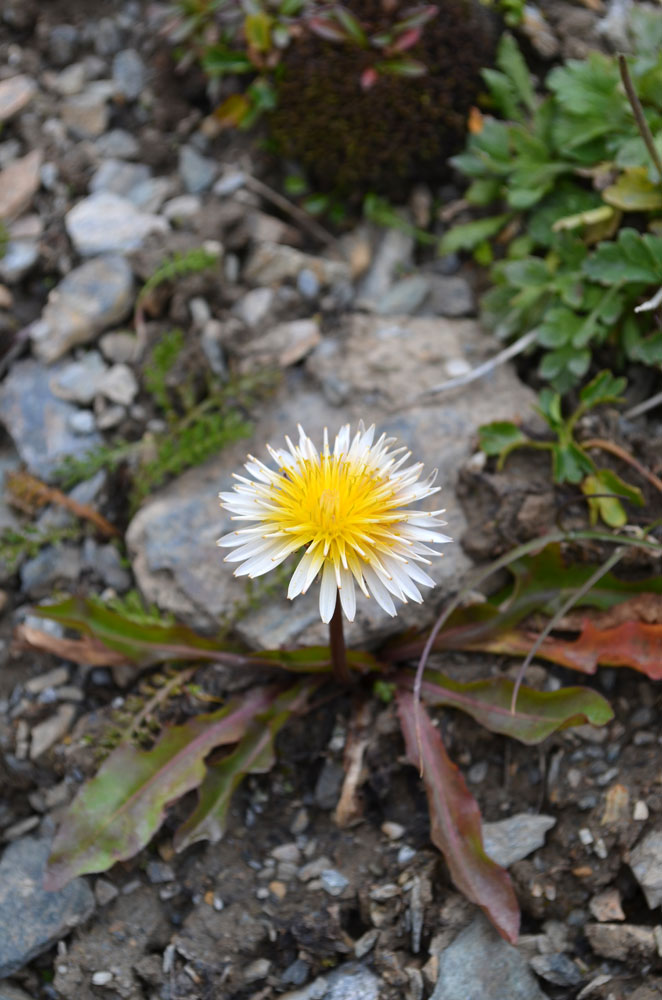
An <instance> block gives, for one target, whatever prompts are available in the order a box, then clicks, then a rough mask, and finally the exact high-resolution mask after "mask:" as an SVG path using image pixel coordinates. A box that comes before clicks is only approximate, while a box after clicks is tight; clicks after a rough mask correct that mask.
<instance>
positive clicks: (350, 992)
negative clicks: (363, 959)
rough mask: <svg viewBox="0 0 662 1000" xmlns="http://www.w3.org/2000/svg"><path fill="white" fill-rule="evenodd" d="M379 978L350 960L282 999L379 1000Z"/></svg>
mask: <svg viewBox="0 0 662 1000" xmlns="http://www.w3.org/2000/svg"><path fill="white" fill-rule="evenodd" d="M379 987H380V984H379V979H378V978H377V976H375V974H374V973H373V972H371V971H370V970H369V969H367V968H366V967H365V966H364V965H360V964H358V963H357V962H348V963H347V964H345V965H341V966H340V967H339V968H337V969H334V971H333V972H331V973H330V974H329V975H328V976H318V978H317V979H315V980H314V982H312V983H310V984H309V985H308V986H304V988H303V989H301V990H294V991H291V992H289V993H284V994H283V996H282V1000H379V994H380V989H379Z"/></svg>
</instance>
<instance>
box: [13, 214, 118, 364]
mask: <svg viewBox="0 0 662 1000" xmlns="http://www.w3.org/2000/svg"><path fill="white" fill-rule="evenodd" d="M99 197H104V196H99ZM132 305H133V276H132V273H131V268H130V267H129V265H128V263H127V262H126V260H125V259H124V258H123V257H120V256H118V255H116V254H106V255H104V256H102V257H97V258H95V260H91V261H88V262H87V263H86V264H82V265H81V266H80V267H77V268H75V269H74V270H73V271H71V272H70V273H69V274H68V275H67V276H66V278H63V280H62V281H61V282H60V284H59V285H57V286H56V288H54V289H53V291H52V292H51V293H50V295H49V297H48V302H47V304H46V307H45V309H44V311H43V313H42V316H41V320H40V321H39V322H38V323H37V324H34V326H33V330H32V340H33V344H34V350H35V353H36V354H37V356H38V357H39V358H40V359H41V360H42V361H45V362H47V363H48V364H51V363H52V362H53V361H56V360H57V359H58V358H61V357H62V355H63V354H66V352H67V351H69V350H71V348H72V347H75V346H76V345H78V344H86V343H89V341H91V340H93V339H94V337H96V335H97V334H99V333H100V332H101V331H102V330H105V329H107V328H108V327H109V326H112V325H113V324H114V323H118V322H119V321H120V320H122V319H124V317H125V316H126V315H127V314H128V313H129V311H130V310H131V306H132Z"/></svg>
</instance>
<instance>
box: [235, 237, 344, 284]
mask: <svg viewBox="0 0 662 1000" xmlns="http://www.w3.org/2000/svg"><path fill="white" fill-rule="evenodd" d="M304 268H306V270H308V271H312V273H313V274H314V275H315V277H316V278H317V280H318V281H319V282H320V283H321V284H323V285H332V284H333V283H334V281H343V280H346V279H349V277H350V270H349V265H348V264H346V263H345V262H344V261H339V260H329V259H327V258H326V257H313V256H312V255H311V254H307V253H303V252H302V251H301V250H296V249H295V248H294V247H289V246H285V244H283V243H270V242H265V243H261V244H260V245H259V246H256V247H255V249H254V250H253V252H252V254H251V255H250V257H249V258H248V261H247V263H246V266H245V268H244V278H245V279H246V281H250V282H251V283H252V284H255V285H272V284H279V283H280V282H282V281H286V280H287V279H291V280H293V281H295V280H296V279H297V277H298V275H299V272H300V271H302V270H303V269H304Z"/></svg>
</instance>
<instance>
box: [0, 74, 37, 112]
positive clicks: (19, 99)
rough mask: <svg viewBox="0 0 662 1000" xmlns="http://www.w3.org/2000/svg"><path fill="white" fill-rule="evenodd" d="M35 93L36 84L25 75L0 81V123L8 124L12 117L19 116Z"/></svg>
mask: <svg viewBox="0 0 662 1000" xmlns="http://www.w3.org/2000/svg"><path fill="white" fill-rule="evenodd" d="M36 92H37V84H36V82H35V81H34V80H33V79H32V77H31V76H27V75H26V74H25V73H19V74H18V75H17V76H10V77H9V79H8V80H0V122H8V121H9V119H10V118H13V117H14V115H18V114H20V112H21V111H23V109H24V108H27V106H28V104H29V103H30V101H31V100H32V98H33V97H34V95H35V94H36Z"/></svg>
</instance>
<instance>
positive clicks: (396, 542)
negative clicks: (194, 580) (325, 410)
mask: <svg viewBox="0 0 662 1000" xmlns="http://www.w3.org/2000/svg"><path fill="white" fill-rule="evenodd" d="M374 437H375V428H374V426H372V427H370V428H368V430H366V429H365V427H364V426H363V424H362V423H361V424H359V428H358V431H357V432H356V434H355V435H354V437H352V436H351V434H350V426H349V424H345V426H344V427H341V429H340V431H339V432H338V434H337V436H336V440H335V444H334V447H333V451H330V449H329V439H328V434H327V432H326V431H325V432H324V445H323V448H322V451H321V453H320V452H318V451H317V449H316V448H315V446H314V445H313V443H312V441H311V440H310V438H309V437H308V436H307V435H306V434H305V432H304V430H303V428H302V427H299V443H298V445H294V444H292V442H291V441H290V439H289V438H286V439H285V440H286V442H287V449H285V448H283V449H276V448H271V447H270V446H269V445H267V448H268V451H269V453H270V455H271V457H272V458H273V459H274V461H275V463H276V465H277V467H278V468H277V470H274V469H270V468H268V467H267V466H266V465H264V464H263V463H262V462H260V461H259V460H258V459H256V458H253V457H252V456H251V455H249V456H248V457H249V461H248V462H246V465H245V468H246V469H247V470H248V472H249V473H250V475H251V477H252V478H251V479H247V478H246V477H245V476H239V475H235V478H236V479H237V485H236V486H235V487H234V492H233V493H221V494H220V498H221V506H222V507H225V508H226V510H229V511H230V512H231V513H232V515H233V517H232V519H233V520H234V521H247V522H254V523H253V524H251V525H250V526H249V527H243V528H238V529H237V530H235V531H232V532H230V534H228V535H224V536H223V538H220V539H219V540H218V544H219V545H221V546H223V547H224V548H229V549H231V550H232V551H231V552H230V553H229V555H227V556H226V561H228V562H237V563H240V565H239V566H238V567H237V569H236V570H235V576H249V577H256V576H261V575H262V574H263V573H267V572H268V571H269V570H271V569H274V568H275V567H276V566H278V565H279V563H281V562H283V560H284V559H286V558H287V556H288V555H290V553H292V552H296V551H297V550H298V549H301V548H304V547H305V552H304V553H303V555H302V557H301V559H300V561H299V563H298V565H297V567H296V569H295V570H294V573H293V574H292V578H291V580H290V584H289V588H288V592H287V596H288V597H289V598H293V597H296V596H297V594H305V592H306V591H307V590H308V588H309V587H310V586H311V584H312V583H313V581H314V580H315V578H316V577H317V575H318V574H319V573H320V571H321V574H322V583H321V587H320V615H321V616H322V621H323V622H329V621H330V620H331V617H332V615H333V612H334V610H335V606H336V600H337V595H338V594H340V602H341V605H342V609H343V611H344V612H345V615H346V616H347V618H348V619H349V620H350V621H354V615H355V612H356V588H355V585H356V584H357V585H358V586H359V587H360V589H361V590H362V591H363V593H364V594H365V595H366V597H369V596H370V595H371V594H372V596H373V597H374V598H375V600H376V601H377V603H378V604H379V605H380V606H381V607H382V608H383V609H384V610H385V611H386V612H388V614H390V615H395V613H396V609H395V605H394V603H393V597H397V598H398V599H399V600H400V601H404V602H405V603H406V602H407V601H408V600H412V601H416V602H417V603H420V602H421V601H422V600H423V598H422V597H421V593H420V591H419V589H418V586H417V584H422V585H423V586H425V587H432V586H434V580H433V579H432V578H431V577H430V576H429V575H428V574H427V573H426V572H425V570H424V569H423V568H422V567H423V566H425V565H429V563H430V560H429V558H428V557H429V556H439V555H441V553H440V552H437V551H436V550H435V549H432V548H430V547H429V545H430V543H431V544H440V543H442V542H450V541H451V539H450V538H449V537H448V536H447V535H443V534H441V532H439V531H437V530H436V529H437V528H439V527H440V526H442V525H444V524H445V523H446V522H445V521H441V520H439V515H440V514H443V510H433V511H422V510H416V509H414V510H410V509H407V508H409V506H410V505H411V504H413V503H416V502H417V501H419V500H422V499H423V498H424V497H428V496H431V495H432V494H433V493H437V492H438V491H439V487H438V486H433V483H434V480H435V477H436V472H434V473H432V475H430V476H429V477H428V478H427V479H426V480H424V481H422V482H419V479H420V476H421V473H422V471H423V464H422V463H421V462H419V463H418V464H416V465H409V466H407V464H406V463H407V461H408V459H409V457H410V455H411V452H408V451H407V450H406V448H397V449H395V450H392V448H391V446H392V445H393V443H394V441H395V438H387V437H386V435H385V434H382V436H381V437H380V438H379V440H378V441H376V442H375V441H374ZM373 442H374V443H373Z"/></svg>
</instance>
